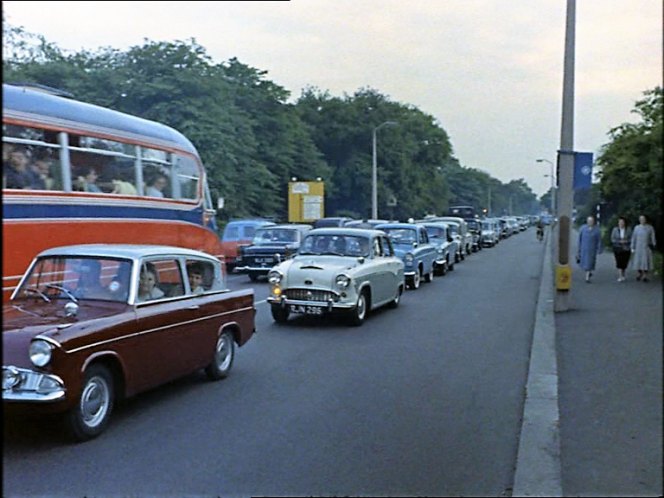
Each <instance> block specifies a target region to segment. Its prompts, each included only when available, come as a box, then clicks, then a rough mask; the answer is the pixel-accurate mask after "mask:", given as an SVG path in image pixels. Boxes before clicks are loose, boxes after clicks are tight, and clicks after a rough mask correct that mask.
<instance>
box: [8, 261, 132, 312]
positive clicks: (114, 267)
mask: <svg viewBox="0 0 664 498" xmlns="http://www.w3.org/2000/svg"><path fill="white" fill-rule="evenodd" d="M130 273H131V262H130V261H128V260H122V259H110V258H94V257H86V258H81V257H46V258H40V259H39V260H38V261H37V263H36V264H35V265H34V267H33V268H32V270H31V271H30V274H29V275H28V276H27V277H26V279H25V280H24V281H23V283H22V285H21V287H20V288H19V289H18V291H17V292H16V294H15V295H14V297H13V300H16V299H34V298H37V299H43V300H44V301H52V300H53V299H68V300H72V299H73V300H76V301H80V300H88V299H99V300H104V301H117V302H126V301H127V297H128V295H129V278H130Z"/></svg>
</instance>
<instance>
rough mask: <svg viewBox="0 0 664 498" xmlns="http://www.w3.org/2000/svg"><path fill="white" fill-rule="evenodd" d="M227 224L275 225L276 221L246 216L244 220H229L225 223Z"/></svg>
mask: <svg viewBox="0 0 664 498" xmlns="http://www.w3.org/2000/svg"><path fill="white" fill-rule="evenodd" d="M228 225H276V223H275V222H274V221H270V220H262V219H260V218H251V219H249V218H248V219H246V220H231V221H229V222H228V223H227V224H226V226H228Z"/></svg>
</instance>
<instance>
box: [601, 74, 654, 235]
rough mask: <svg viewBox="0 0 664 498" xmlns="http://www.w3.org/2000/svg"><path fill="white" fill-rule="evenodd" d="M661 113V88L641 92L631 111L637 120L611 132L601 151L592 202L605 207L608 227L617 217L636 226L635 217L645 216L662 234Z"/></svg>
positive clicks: (636, 218)
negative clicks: (597, 182) (608, 221)
mask: <svg viewBox="0 0 664 498" xmlns="http://www.w3.org/2000/svg"><path fill="white" fill-rule="evenodd" d="M663 111H664V94H663V92H662V88H661V87H656V88H654V89H652V90H647V91H645V92H644V98H643V99H641V100H639V101H637V102H636V104H635V108H634V110H633V111H632V112H634V113H635V114H637V115H638V116H639V117H640V120H639V121H638V122H637V123H623V124H621V125H620V126H617V127H615V128H613V129H611V130H610V132H609V137H610V141H609V142H608V143H607V144H605V145H604V146H603V147H602V150H601V155H600V156H599V158H598V159H597V164H598V165H599V166H600V168H601V171H600V172H599V177H600V180H601V181H600V188H599V193H598V195H597V196H596V197H595V199H597V197H599V202H600V203H604V205H605V206H606V209H605V212H606V215H607V216H609V217H610V223H611V224H613V222H615V219H616V218H617V217H618V216H625V217H626V218H627V219H628V220H629V221H630V222H631V223H636V222H637V220H638V216H639V215H640V214H645V215H646V216H648V218H650V220H651V222H652V223H653V224H654V226H655V229H656V231H657V233H658V234H663V232H662V229H664V226H663V221H664V220H662V211H661V209H662V199H663V197H662V180H663V178H662V169H663V168H662V166H663V157H662V137H663V136H664V135H663V132H664V130H663V128H662V116H663ZM663 235H664V234H663ZM661 238H662V237H660V240H661Z"/></svg>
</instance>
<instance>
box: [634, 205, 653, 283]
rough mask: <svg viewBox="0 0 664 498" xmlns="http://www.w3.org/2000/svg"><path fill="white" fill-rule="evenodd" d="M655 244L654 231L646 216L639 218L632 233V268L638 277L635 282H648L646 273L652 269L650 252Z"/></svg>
mask: <svg viewBox="0 0 664 498" xmlns="http://www.w3.org/2000/svg"><path fill="white" fill-rule="evenodd" d="M656 245H657V242H656V240H655V229H654V228H653V227H652V225H651V224H650V223H648V218H647V217H646V215H644V214H642V215H641V216H639V224H638V225H637V226H635V227H634V231H633V232H632V241H631V250H632V255H633V257H632V268H634V269H635V270H636V271H637V272H638V275H637V276H636V279H637V280H643V281H644V282H647V281H648V272H649V271H650V270H651V269H652V251H653V249H655V246H656Z"/></svg>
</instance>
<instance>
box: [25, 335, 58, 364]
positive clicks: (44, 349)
mask: <svg viewBox="0 0 664 498" xmlns="http://www.w3.org/2000/svg"><path fill="white" fill-rule="evenodd" d="M52 351H53V347H52V346H51V345H50V344H49V343H48V342H46V341H42V340H40V339H37V340H36V341H32V342H31V343H30V349H29V353H30V361H31V362H32V363H33V365H35V366H36V367H43V366H46V365H48V362H49V361H51V352H52Z"/></svg>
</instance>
